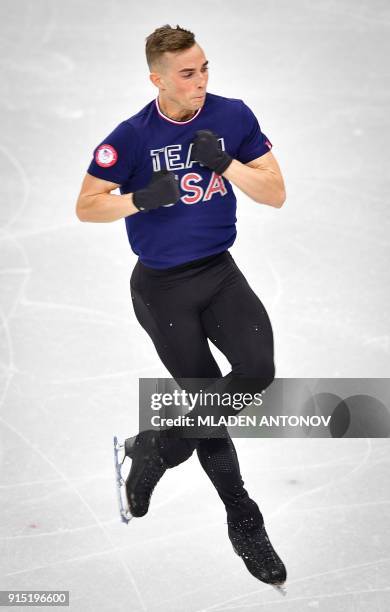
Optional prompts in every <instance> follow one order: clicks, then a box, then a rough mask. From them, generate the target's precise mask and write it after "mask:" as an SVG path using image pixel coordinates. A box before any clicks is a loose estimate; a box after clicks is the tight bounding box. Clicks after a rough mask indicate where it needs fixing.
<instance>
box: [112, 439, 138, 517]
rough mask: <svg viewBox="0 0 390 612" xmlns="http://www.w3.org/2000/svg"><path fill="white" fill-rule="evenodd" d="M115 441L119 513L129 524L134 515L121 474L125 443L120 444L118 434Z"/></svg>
mask: <svg viewBox="0 0 390 612" xmlns="http://www.w3.org/2000/svg"><path fill="white" fill-rule="evenodd" d="M113 443H114V465H115V476H116V478H115V484H116V491H117V499H118V507H119V514H120V517H121V521H122V523H125V524H126V525H127V523H129V522H130V521H131V519H132V518H133V515H132V514H131V512H130V510H129V507H128V502H127V496H126V488H125V481H124V480H123V477H122V474H121V465H122V464H123V461H124V459H125V455H124V444H120V443H119V442H118V438H117V437H116V436H114V440H113ZM121 451H123V459H122V461H121V462H119V454H120V453H121Z"/></svg>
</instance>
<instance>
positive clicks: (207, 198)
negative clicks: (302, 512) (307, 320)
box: [76, 25, 286, 585]
mask: <svg viewBox="0 0 390 612" xmlns="http://www.w3.org/2000/svg"><path fill="white" fill-rule="evenodd" d="M146 58H147V62H148V65H149V68H150V79H151V81H152V83H153V84H154V85H155V86H156V87H157V89H158V96H157V98H156V99H155V100H153V101H151V102H150V103H148V104H147V105H146V106H145V107H144V108H143V109H142V110H140V111H139V112H138V113H137V114H136V115H134V116H132V117H130V118H129V119H126V120H124V121H122V122H121V123H120V124H119V125H118V126H117V127H116V128H115V129H114V130H113V132H111V134H109V135H108V136H107V137H106V138H105V139H104V140H102V142H101V143H100V144H99V145H98V146H97V147H96V149H95V151H94V157H93V160H92V161H91V163H90V166H89V168H88V171H87V174H86V176H85V178H84V181H83V184H82V187H81V192H80V195H79V198H78V202H77V207H76V212H77V216H78V218H79V219H80V220H81V221H91V222H110V221H115V220H117V219H121V218H125V222H126V229H127V234H128V239H129V242H130V245H131V248H132V250H133V251H134V252H135V253H136V254H137V255H138V261H137V264H136V266H135V268H134V270H133V273H132V276H131V280H130V286H131V297H132V300H133V307H134V311H135V315H136V317H137V319H138V321H139V323H140V324H141V325H142V327H143V328H144V329H145V330H146V332H147V333H148V334H149V336H150V337H151V339H152V341H153V343H154V345H155V347H156V350H157V353H158V355H159V357H160V359H161V360H162V362H163V364H164V365H165V366H166V368H167V370H168V371H169V372H170V374H171V375H172V377H173V378H175V379H176V380H181V379H185V378H192V379H194V378H198V379H201V378H203V379H204V378H207V379H212V380H214V381H216V388H218V389H219V390H221V391H222V390H224V389H232V388H235V389H237V388H239V387H240V385H241V384H242V381H243V380H247V379H250V380H252V381H253V380H254V381H255V388H256V390H257V391H260V392H261V391H263V390H264V389H266V387H267V386H268V385H270V384H271V383H272V381H273V380H274V376H275V368H274V361H273V333H272V327H271V323H270V321H269V318H268V315H267V312H266V310H265V308H264V306H263V304H262V303H261V301H260V300H259V298H258V297H257V296H256V295H255V293H254V292H253V291H252V289H251V288H250V287H249V285H248V283H247V281H246V279H245V277H244V276H243V274H242V272H241V271H240V270H239V268H238V267H237V265H236V264H235V262H234V260H233V258H232V256H231V254H230V253H229V251H228V249H229V248H230V247H231V246H232V244H233V243H234V241H235V238H236V226H235V223H236V197H235V195H234V192H233V189H232V184H234V185H235V186H236V187H238V188H239V189H241V190H242V191H243V192H244V193H246V194H247V195H248V196H249V197H250V198H251V199H252V200H253V201H254V202H256V203H259V204H267V205H269V206H273V207H274V208H280V207H281V206H282V204H283V203H284V201H285V188H284V182H283V178H282V175H281V172H280V169H279V166H278V163H277V161H276V159H275V157H274V156H273V154H272V153H271V151H270V149H271V147H272V144H271V143H270V141H269V140H268V139H267V137H266V136H265V135H264V134H263V133H262V132H261V129H260V126H259V123H258V121H257V119H256V117H255V115H254V114H253V112H252V111H251V110H250V109H249V107H248V106H247V105H246V104H244V102H243V101H242V100H239V99H230V98H225V97H222V96H218V95H215V94H211V93H208V92H207V91H206V88H207V81H208V60H207V59H206V56H205V54H204V52H203V50H202V48H201V47H200V46H199V45H198V44H197V43H196V41H195V37H194V34H193V33H192V32H190V31H188V30H185V29H183V28H181V27H179V26H177V27H176V28H172V27H171V26H169V25H166V26H163V27H160V28H158V29H156V30H155V31H154V32H153V33H152V34H150V36H148V38H147V39H146ZM117 187H119V188H120V193H121V195H116V194H111V191H113V190H114V189H116V188H117ZM254 255H255V254H254ZM208 340H211V341H212V342H214V343H215V345H216V346H217V347H218V348H219V349H220V350H221V351H222V352H223V353H224V354H225V355H226V357H227V359H228V360H229V362H230V364H231V366H232V371H231V372H230V373H229V374H228V375H227V376H225V377H222V374H221V371H220V369H219V367H218V364H217V363H216V361H215V359H214V357H213V355H212V353H211V351H210V348H209V344H208ZM256 381H257V382H256ZM237 385H238V386H237ZM251 390H252V391H253V388H252V389H251ZM196 410H197V408H195V409H194V413H195V411H196ZM198 410H199V408H198ZM183 433H184V434H185V432H183ZM214 433H215V436H214V435H213V431H210V432H209V435H207V437H204V436H203V437H199V438H194V437H191V436H190V435H188V432H187V435H183V436H171V435H168V434H166V433H164V432H163V431H154V430H149V431H143V432H140V433H139V434H138V435H137V436H134V438H131V439H128V440H126V441H125V444H124V451H125V455H126V456H128V457H130V458H131V460H132V465H131V470H130V473H129V476H128V478H127V481H126V492H127V500H128V505H129V511H130V513H131V515H132V516H143V515H144V514H146V512H147V510H148V507H149V502H150V497H151V494H152V492H153V489H154V487H155V486H156V484H157V482H158V481H159V479H160V478H161V477H162V475H163V474H164V472H165V471H166V469H167V468H172V467H174V466H176V465H179V464H180V463H182V462H183V461H185V460H186V459H188V457H190V456H191V454H192V453H193V452H194V450H195V449H196V452H197V455H198V457H199V461H200V464H201V465H202V468H203V469H204V470H205V472H206V474H207V475H208V476H209V478H210V480H211V481H212V483H213V485H214V486H215V488H216V490H217V493H218V495H219V496H220V498H221V499H222V501H223V503H224V505H225V508H226V512H227V523H228V535H229V538H230V540H231V542H232V544H233V548H234V550H235V552H237V554H238V555H239V556H241V557H242V559H243V560H244V563H245V564H246V566H247V568H248V570H249V571H250V572H251V574H253V575H254V576H255V577H256V578H258V579H259V580H261V581H263V582H266V583H269V584H272V585H281V584H283V583H284V582H285V580H286V568H285V566H284V564H283V562H282V561H281V559H280V558H279V557H278V555H277V554H276V552H275V550H274V549H273V547H272V545H271V543H270V541H269V538H268V536H267V532H266V530H265V526H264V520H263V516H262V514H261V512H260V510H259V508H258V506H257V504H256V502H255V501H254V500H252V499H251V498H250V497H249V495H248V492H247V491H246V489H245V488H244V482H243V480H242V477H241V474H240V467H239V463H238V459H237V454H236V451H235V448H234V445H233V442H232V440H231V438H230V436H229V433H228V431H227V429H226V427H218V432H217V431H214Z"/></svg>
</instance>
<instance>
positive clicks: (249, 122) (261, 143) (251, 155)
mask: <svg viewBox="0 0 390 612" xmlns="http://www.w3.org/2000/svg"><path fill="white" fill-rule="evenodd" d="M241 103H242V108H241V126H242V135H243V138H242V141H241V144H240V146H239V148H238V155H237V159H238V161H240V162H241V163H243V164H247V163H248V162H250V161H252V160H253V159H256V158H257V157H261V156H262V155H264V154H265V153H268V152H269V151H270V150H271V149H272V143H271V142H270V140H269V139H268V138H267V136H266V135H265V134H263V132H262V131H261V129H260V125H259V122H258V121H257V119H256V117H255V115H254V113H253V112H252V111H251V109H250V108H249V106H247V105H246V104H245V103H244V102H242V101H241Z"/></svg>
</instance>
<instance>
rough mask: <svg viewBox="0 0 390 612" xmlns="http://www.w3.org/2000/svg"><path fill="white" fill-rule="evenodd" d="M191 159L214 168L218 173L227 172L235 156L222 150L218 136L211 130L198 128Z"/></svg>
mask: <svg viewBox="0 0 390 612" xmlns="http://www.w3.org/2000/svg"><path fill="white" fill-rule="evenodd" d="M191 159H192V160H196V161H198V162H200V163H201V164H203V165H204V166H207V167H208V168H210V169H211V170H214V172H216V173H217V174H222V173H223V172H225V170H226V168H228V166H230V164H231V163H232V161H233V158H232V157H230V155H229V154H228V153H226V151H222V149H221V146H220V143H219V142H218V136H216V134H214V133H213V132H211V131H210V130H198V131H197V132H196V138H195V140H194V146H193V147H192V151H191Z"/></svg>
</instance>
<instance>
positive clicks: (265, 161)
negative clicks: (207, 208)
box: [222, 151, 286, 208]
mask: <svg viewBox="0 0 390 612" xmlns="http://www.w3.org/2000/svg"><path fill="white" fill-rule="evenodd" d="M222 176H224V177H226V178H227V179H228V180H229V181H231V182H232V183H233V184H234V185H236V186H237V187H238V188H239V189H241V191H243V192H244V193H246V195H247V196H249V197H250V198H251V199H252V200H254V201H255V202H258V203H259V204H268V205H269V206H273V207H274V208H281V206H282V205H283V203H284V202H285V200H286V190H285V186H284V181H283V177H282V173H281V171H280V168H279V164H278V162H277V161H276V159H275V157H274V155H273V154H272V153H271V151H269V152H268V153H265V154H264V155H262V156H261V157H258V158H257V159H254V160H252V161H250V162H248V163H247V164H242V163H241V162H239V161H238V160H236V159H233V161H232V162H231V164H230V165H229V166H228V167H227V169H226V170H225V171H224V172H223V173H222Z"/></svg>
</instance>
